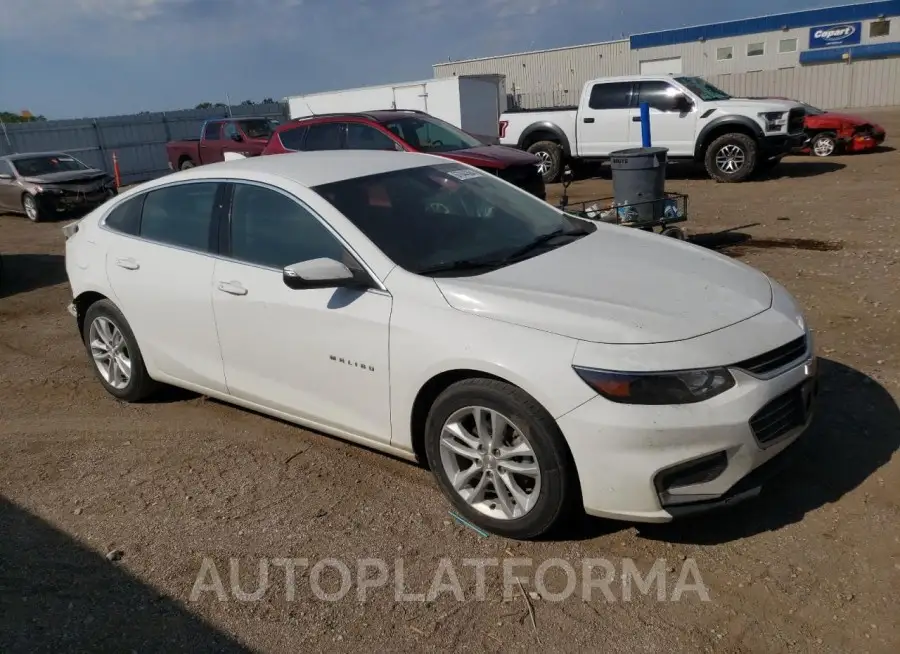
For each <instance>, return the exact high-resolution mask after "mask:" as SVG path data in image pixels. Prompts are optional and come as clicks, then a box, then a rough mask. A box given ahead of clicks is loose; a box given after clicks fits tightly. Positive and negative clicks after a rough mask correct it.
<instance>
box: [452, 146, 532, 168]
mask: <svg viewBox="0 0 900 654" xmlns="http://www.w3.org/2000/svg"><path fill="white" fill-rule="evenodd" d="M436 154H440V156H442V157H446V158H448V159H454V160H456V161H461V162H463V163H467V164H469V165H470V166H476V167H478V166H484V167H487V168H508V167H510V166H524V165H528V164H534V165H537V164H539V163H540V159H538V158H537V157H536V156H535V155H533V154H530V153H528V152H525V151H523V150H519V149H517V148H509V147H507V146H505V145H483V146H479V147H475V148H466V149H465V150H454V151H453V152H440V153H436Z"/></svg>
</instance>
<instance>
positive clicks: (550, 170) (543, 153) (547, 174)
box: [528, 141, 563, 184]
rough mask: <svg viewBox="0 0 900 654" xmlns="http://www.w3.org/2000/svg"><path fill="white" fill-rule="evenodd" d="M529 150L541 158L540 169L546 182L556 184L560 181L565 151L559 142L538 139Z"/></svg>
mask: <svg viewBox="0 0 900 654" xmlns="http://www.w3.org/2000/svg"><path fill="white" fill-rule="evenodd" d="M528 152H530V153H531V154H533V155H536V156H537V157H538V159H540V160H541V163H540V168H539V170H540V171H541V176H542V177H543V178H544V184H554V183H556V182H558V181H559V178H560V175H561V174H562V160H563V151H562V147H561V146H560V145H559V143H554V142H553V141H538V142H537V143H534V144H533V145H532V146H531V147H529V148H528Z"/></svg>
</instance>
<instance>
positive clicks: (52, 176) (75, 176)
mask: <svg viewBox="0 0 900 654" xmlns="http://www.w3.org/2000/svg"><path fill="white" fill-rule="evenodd" d="M105 177H108V175H107V173H105V172H103V171H102V170H97V169H96V168H91V169H89V170H72V171H65V172H60V173H48V174H46V175H32V176H30V177H23V178H22V181H25V182H30V183H32V184H68V183H70V182H78V183H84V182H91V181H94V180H99V179H102V178H105Z"/></svg>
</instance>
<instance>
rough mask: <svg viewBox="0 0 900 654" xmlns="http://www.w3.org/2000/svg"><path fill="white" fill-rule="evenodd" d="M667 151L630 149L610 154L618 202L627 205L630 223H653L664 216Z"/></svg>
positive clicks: (616, 200) (666, 149)
mask: <svg viewBox="0 0 900 654" xmlns="http://www.w3.org/2000/svg"><path fill="white" fill-rule="evenodd" d="M668 151H669V149H668V148H629V149H627V150H616V151H615V152H611V153H610V155H609V156H610V167H611V168H612V180H613V194H614V196H615V203H616V204H617V205H619V206H622V205H626V206H625V215H626V216H627V219H626V220H627V222H635V223H650V222H653V221H657V220H659V219H660V218H662V216H663V212H664V211H665V197H666V153H668ZM620 213H622V212H620Z"/></svg>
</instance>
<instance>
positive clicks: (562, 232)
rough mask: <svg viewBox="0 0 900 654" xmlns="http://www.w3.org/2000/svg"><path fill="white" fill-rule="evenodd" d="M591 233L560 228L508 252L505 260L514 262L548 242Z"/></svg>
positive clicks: (584, 230) (589, 231)
mask: <svg viewBox="0 0 900 654" xmlns="http://www.w3.org/2000/svg"><path fill="white" fill-rule="evenodd" d="M591 232H592V230H587V229H573V230H566V229H565V228H562V227H561V228H560V229H555V230H553V231H552V232H548V233H547V234H541V235H540V236H538V237H537V238H536V239H534V240H533V241H531V242H530V243H526V244H525V245H523V246H522V247H520V248H518V249H517V250H513V251H512V252H510V253H509V254H507V255H506V259H507V260H515V259H518V258H520V257H524V256H525V255H527V254H531V253H532V252H534V251H535V250H539V249H540V248H542V247H544V246H545V245H547V243H549V242H550V241H552V240H554V239H557V238H560V237H563V236H571V237H573V238H578V237H581V236H587V235H588V234H590V233H591Z"/></svg>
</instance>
